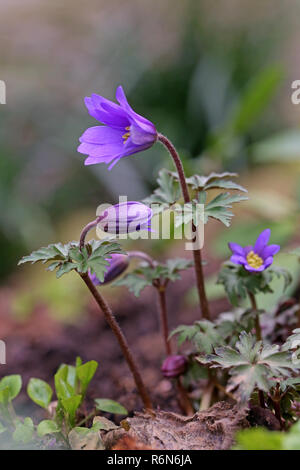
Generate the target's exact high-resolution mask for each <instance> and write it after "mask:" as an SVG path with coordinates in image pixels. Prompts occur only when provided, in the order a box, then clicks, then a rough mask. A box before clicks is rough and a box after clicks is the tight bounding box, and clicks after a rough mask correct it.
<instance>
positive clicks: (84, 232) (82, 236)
mask: <svg viewBox="0 0 300 470" xmlns="http://www.w3.org/2000/svg"><path fill="white" fill-rule="evenodd" d="M98 219H99V217H97V219H95V220H93V221H92V222H90V223H89V224H87V225H86V226H85V227H84V229H83V230H82V232H81V234H80V239H79V249H80V251H82V248H83V247H84V244H85V237H86V236H87V234H88V232H89V231H90V230H92V228H94V227H96V225H97V224H98V222H99V220H98Z"/></svg>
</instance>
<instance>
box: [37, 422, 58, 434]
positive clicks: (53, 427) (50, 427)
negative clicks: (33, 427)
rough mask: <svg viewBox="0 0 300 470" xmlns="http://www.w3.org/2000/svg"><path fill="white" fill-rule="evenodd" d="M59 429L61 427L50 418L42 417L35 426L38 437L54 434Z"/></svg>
mask: <svg viewBox="0 0 300 470" xmlns="http://www.w3.org/2000/svg"><path fill="white" fill-rule="evenodd" d="M60 431H61V429H60V428H59V426H58V425H57V424H56V422H55V421H51V420H50V419H44V420H43V421H41V422H40V423H39V425H38V427H37V433H38V435H39V436H40V437H43V436H46V435H47V434H54V433H56V432H60Z"/></svg>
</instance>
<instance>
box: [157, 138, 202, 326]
mask: <svg viewBox="0 0 300 470" xmlns="http://www.w3.org/2000/svg"><path fill="white" fill-rule="evenodd" d="M157 139H158V140H159V141H160V142H161V143H162V144H163V145H164V146H165V147H166V148H167V150H168V151H169V153H170V155H171V157H172V159H173V162H174V164H175V166H176V169H177V173H178V176H179V183H180V187H181V191H182V195H183V199H184V202H185V204H187V203H189V202H191V198H190V195H189V190H188V186H187V184H186V180H185V174H184V169H183V165H182V162H181V160H180V157H179V155H178V153H177V150H176V149H175V147H174V145H173V144H172V143H171V142H170V141H169V139H168V138H167V137H165V136H164V135H162V134H158V136H157ZM195 230H196V228H195V227H194V226H193V231H195ZM193 256H194V265H195V273H196V280H197V289H198V294H199V299H200V307H201V312H202V315H203V317H204V318H206V319H210V311H209V306H208V301H207V297H206V291H205V284H204V276H203V270H202V255H201V250H200V249H196V250H193Z"/></svg>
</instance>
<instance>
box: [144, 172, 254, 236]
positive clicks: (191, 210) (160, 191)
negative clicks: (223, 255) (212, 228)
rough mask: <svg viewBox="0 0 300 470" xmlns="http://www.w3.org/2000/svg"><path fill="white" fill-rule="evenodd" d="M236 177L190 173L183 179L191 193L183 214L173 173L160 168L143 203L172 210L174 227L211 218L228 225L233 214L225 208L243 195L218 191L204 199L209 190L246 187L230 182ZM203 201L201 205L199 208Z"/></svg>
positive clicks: (224, 174) (244, 197) (159, 209)
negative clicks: (211, 196)
mask: <svg viewBox="0 0 300 470" xmlns="http://www.w3.org/2000/svg"><path fill="white" fill-rule="evenodd" d="M236 176H238V175H237V174H236V173H228V172H225V173H220V174H218V173H211V174H210V175H209V176H199V175H193V176H191V177H190V178H186V182H187V184H188V187H189V190H190V196H191V202H190V203H188V204H185V205H184V214H183V213H182V209H181V207H180V206H179V204H180V203H182V199H181V191H180V186H179V181H178V175H177V173H174V172H171V171H168V170H166V169H162V170H161V171H160V172H159V177H158V179H157V183H158V185H159V186H158V188H157V189H155V191H154V193H153V194H152V195H151V196H149V197H148V198H146V199H144V201H143V202H144V203H145V204H148V205H152V204H157V207H156V208H154V211H155V213H160V212H163V211H164V210H166V209H172V210H174V211H175V226H176V227H178V226H180V225H182V224H187V223H190V222H191V221H193V223H194V225H195V226H197V225H199V223H201V222H202V223H204V224H206V223H207V222H208V220H209V218H210V217H211V218H214V219H217V220H219V221H220V222H222V223H223V224H224V225H226V227H228V226H229V225H230V221H231V218H232V217H233V213H232V212H231V211H230V210H229V209H231V208H232V205H233V204H235V203H237V202H241V201H245V200H247V199H248V198H247V196H245V195H243V194H235V195H231V194H230V193H229V192H220V193H219V194H218V195H216V196H215V197H213V199H211V200H209V201H207V192H208V191H209V190H221V191H222V190H223V189H226V190H239V191H242V192H247V190H246V189H245V188H244V187H243V186H241V185H239V184H237V183H235V182H233V181H231V178H234V177H236ZM199 204H203V205H204V207H203V208H201V207H199Z"/></svg>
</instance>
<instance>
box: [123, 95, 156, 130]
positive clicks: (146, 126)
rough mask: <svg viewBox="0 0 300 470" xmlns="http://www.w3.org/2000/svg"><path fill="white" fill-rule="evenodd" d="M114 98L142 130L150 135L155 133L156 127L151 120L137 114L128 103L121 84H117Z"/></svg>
mask: <svg viewBox="0 0 300 470" xmlns="http://www.w3.org/2000/svg"><path fill="white" fill-rule="evenodd" d="M116 99H117V101H118V102H119V103H120V105H121V106H122V108H123V109H125V110H126V111H127V113H128V114H129V115H130V116H131V118H132V119H133V120H134V121H135V122H136V124H137V125H138V126H139V127H140V128H141V129H142V130H143V131H144V132H147V133H149V134H151V135H156V129H155V126H154V125H153V124H152V122H150V121H148V119H146V118H144V117H143V116H141V115H140V114H137V113H136V112H135V111H134V110H133V109H132V107H131V106H130V105H129V103H128V101H127V98H126V95H125V93H124V90H123V88H122V86H118V88H117V90H116Z"/></svg>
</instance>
